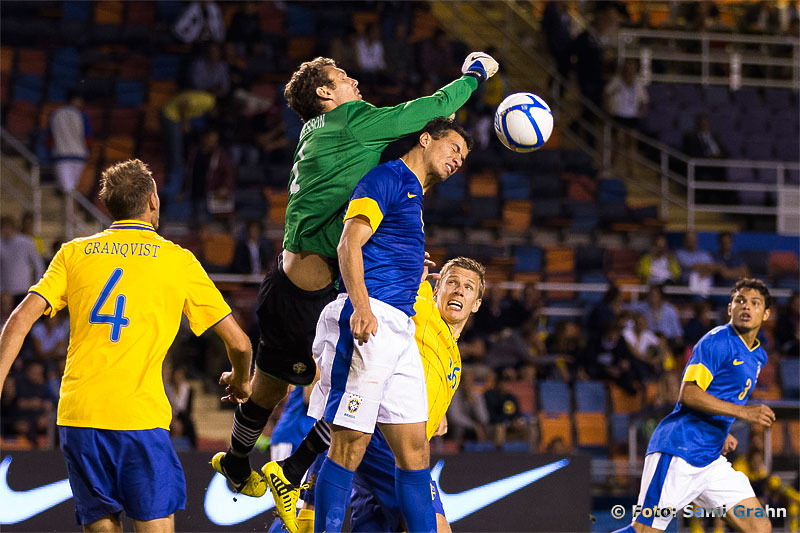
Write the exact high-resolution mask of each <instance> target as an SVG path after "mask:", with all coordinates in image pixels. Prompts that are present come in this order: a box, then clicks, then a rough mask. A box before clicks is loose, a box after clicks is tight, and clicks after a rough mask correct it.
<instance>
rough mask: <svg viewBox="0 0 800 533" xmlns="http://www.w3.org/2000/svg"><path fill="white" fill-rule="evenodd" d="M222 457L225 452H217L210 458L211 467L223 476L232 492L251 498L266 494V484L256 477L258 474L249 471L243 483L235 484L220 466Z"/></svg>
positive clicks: (258, 476) (259, 477)
mask: <svg viewBox="0 0 800 533" xmlns="http://www.w3.org/2000/svg"><path fill="white" fill-rule="evenodd" d="M223 457H225V452H219V453H218V454H216V455H214V457H212V458H211V467H212V468H213V469H214V470H216V471H217V472H219V473H220V474H222V475H223V476H225V479H227V480H228V484H230V486H231V488H233V491H234V492H238V493H239V494H244V495H245V496H252V497H253V498H260V497H261V496H263V495H264V494H265V493H266V492H267V484H266V483H264V479H263V478H262V477H261V476H260V475H258V472H255V471H253V470H251V471H250V475H249V476H248V477H247V479H245V480H244V481H238V482H237V481H235V480H233V479H231V478H230V477H229V476H228V474H227V473H225V468H224V466H223V465H222V458H223Z"/></svg>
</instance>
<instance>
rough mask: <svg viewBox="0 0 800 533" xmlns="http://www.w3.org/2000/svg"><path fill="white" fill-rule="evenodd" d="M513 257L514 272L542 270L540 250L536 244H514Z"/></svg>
mask: <svg viewBox="0 0 800 533" xmlns="http://www.w3.org/2000/svg"><path fill="white" fill-rule="evenodd" d="M514 258H515V259H516V262H515V264H514V270H515V271H516V272H541V271H542V250H541V248H539V247H537V246H515V247H514Z"/></svg>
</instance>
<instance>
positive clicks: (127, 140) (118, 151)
mask: <svg viewBox="0 0 800 533" xmlns="http://www.w3.org/2000/svg"><path fill="white" fill-rule="evenodd" d="M135 145H136V141H135V140H134V138H133V137H131V136H127V135H114V136H111V137H109V138H108V141H106V152H105V159H106V163H113V162H117V161H124V160H126V159H130V158H132V157H133V153H134V152H133V151H134V147H135Z"/></svg>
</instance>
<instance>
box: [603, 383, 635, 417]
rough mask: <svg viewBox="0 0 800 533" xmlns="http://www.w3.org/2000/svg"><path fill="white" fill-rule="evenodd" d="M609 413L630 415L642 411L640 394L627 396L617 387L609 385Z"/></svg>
mask: <svg viewBox="0 0 800 533" xmlns="http://www.w3.org/2000/svg"><path fill="white" fill-rule="evenodd" d="M610 391H611V411H612V413H622V414H631V413H637V412H639V411H641V409H642V393H641V392H637V393H636V394H628V393H627V392H625V391H624V390H623V389H622V388H620V387H618V386H617V385H611V387H610Z"/></svg>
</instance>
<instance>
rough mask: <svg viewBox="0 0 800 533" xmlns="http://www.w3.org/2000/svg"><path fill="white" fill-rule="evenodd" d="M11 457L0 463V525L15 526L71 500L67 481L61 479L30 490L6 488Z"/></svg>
mask: <svg viewBox="0 0 800 533" xmlns="http://www.w3.org/2000/svg"><path fill="white" fill-rule="evenodd" d="M9 465H11V456H8V457H6V458H5V459H3V462H2V463H0V502H3V504H2V505H0V524H16V523H17V522H22V521H23V520H27V519H28V518H30V517H32V516H36V515H37V514H39V513H41V512H43V511H46V510H48V509H50V508H51V507H55V506H56V505H58V504H59V503H61V502H63V501H66V500H68V499H70V498H72V489H71V488H70V486H69V480H67V479H62V480H61V481H56V482H55V483H50V484H49V485H43V486H41V487H36V488H34V489H30V490H21V491H16V490H14V489H12V488H11V487H9V486H8V467H9Z"/></svg>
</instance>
